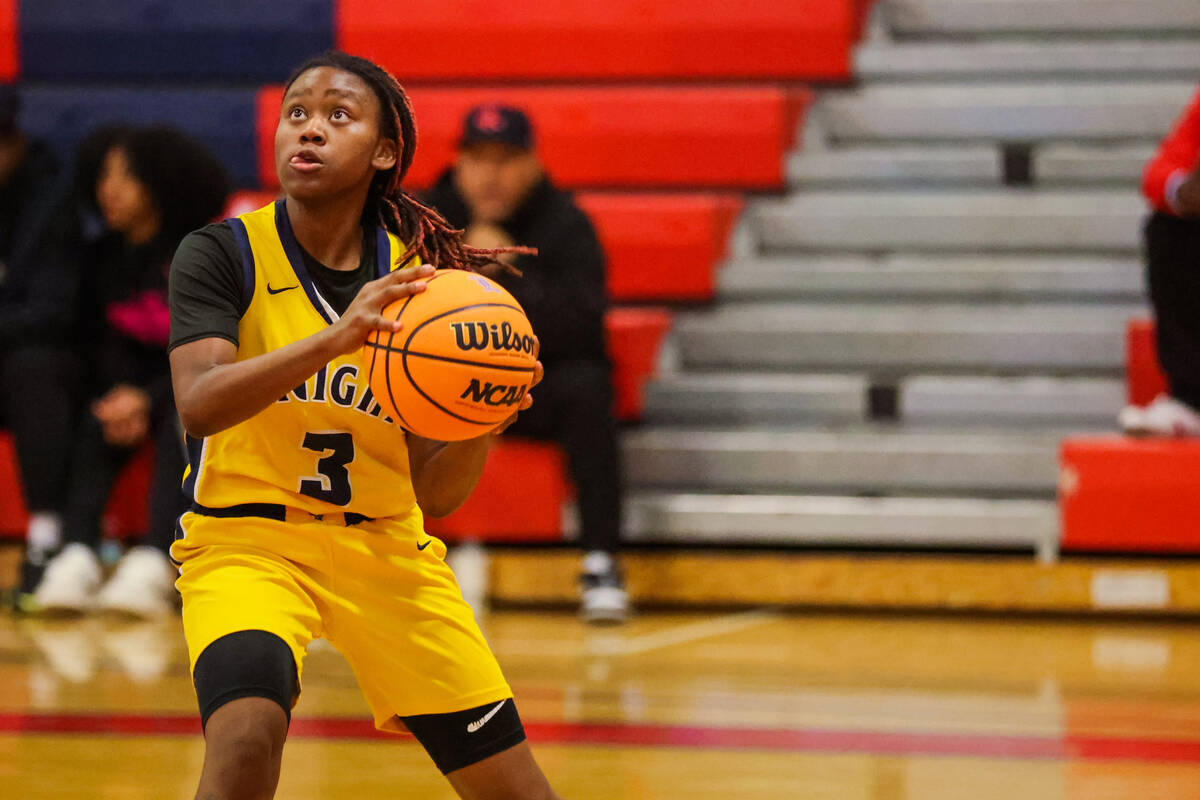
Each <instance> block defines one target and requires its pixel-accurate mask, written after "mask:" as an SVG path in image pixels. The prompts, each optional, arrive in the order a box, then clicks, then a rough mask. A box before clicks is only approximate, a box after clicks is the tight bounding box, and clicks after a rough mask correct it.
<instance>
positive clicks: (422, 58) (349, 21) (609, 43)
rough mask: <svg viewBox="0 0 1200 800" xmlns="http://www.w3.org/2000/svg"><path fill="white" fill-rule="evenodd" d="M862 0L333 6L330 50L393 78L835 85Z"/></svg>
mask: <svg viewBox="0 0 1200 800" xmlns="http://www.w3.org/2000/svg"><path fill="white" fill-rule="evenodd" d="M866 5H867V3H866V2H865V0H707V2H681V0H604V2H596V0H554V2H545V1H544V0H508V1H507V2H494V0H414V1H413V2H406V3H403V4H397V3H396V2H395V0H340V2H339V3H338V6H337V9H336V10H335V15H334V20H335V22H334V24H335V25H336V32H335V37H336V41H337V43H338V46H339V47H342V48H343V49H345V50H349V51H350V52H353V53H358V54H361V55H364V56H367V57H369V58H372V59H378V60H380V61H381V62H382V63H383V64H384V65H385V66H386V67H387V68H388V69H390V70H391V71H392V72H393V73H395V74H396V75H397V76H398V77H399V78H400V79H401V81H405V80H414V79H415V80H476V79H487V80H505V79H508V80H580V79H599V78H615V79H655V78H692V79H710V78H736V79H745V78H786V79H793V80H821V81H844V80H849V78H850V68H851V63H850V62H851V60H850V47H851V44H852V43H853V41H854V39H855V37H856V35H857V31H858V27H859V21H860V19H861V16H862V14H863V13H864V8H865V6H866Z"/></svg>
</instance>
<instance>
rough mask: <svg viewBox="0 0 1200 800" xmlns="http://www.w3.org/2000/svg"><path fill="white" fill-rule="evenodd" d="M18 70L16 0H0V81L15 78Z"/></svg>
mask: <svg viewBox="0 0 1200 800" xmlns="http://www.w3.org/2000/svg"><path fill="white" fill-rule="evenodd" d="M19 71H20V66H19V62H18V60H17V0H0V81H12V80H16V78H17V74H18V72H19Z"/></svg>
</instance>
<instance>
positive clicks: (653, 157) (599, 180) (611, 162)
mask: <svg viewBox="0 0 1200 800" xmlns="http://www.w3.org/2000/svg"><path fill="white" fill-rule="evenodd" d="M409 91H410V94H411V97H412V101H413V107H414V109H415V111H416V116H417V127H418V130H419V133H420V141H419V144H418V147H417V157H416V160H415V161H414V163H413V167H412V170H411V171H410V173H409V177H408V181H407V183H408V185H409V186H410V187H412V188H418V189H419V188H423V187H426V186H429V185H430V184H431V183H432V182H433V181H434V180H435V179H436V177H437V175H438V174H439V173H440V172H441V171H442V170H443V169H445V168H446V166H447V165H449V163H450V162H451V160H452V159H453V158H454V150H455V143H456V141H457V139H458V136H459V133H460V131H461V126H462V118H463V116H464V115H465V114H466V112H467V111H468V110H469V109H470V108H471V107H472V106H474V105H476V104H478V103H483V102H504V103H509V104H512V105H516V106H518V107H520V108H523V109H525V110H526V111H527V112H528V113H529V115H530V116H531V117H532V119H533V122H534V126H535V127H536V129H537V136H538V140H539V145H538V150H539V152H540V153H541V155H542V158H543V160H544V161H545V162H546V165H547V168H548V169H549V171H550V174H551V175H552V176H553V177H554V178H555V179H556V180H557V181H558V182H559V183H561V184H562V185H564V186H569V187H583V186H606V187H607V186H630V187H632V186H638V187H653V186H662V187H683V186H688V187H712V188H746V189H778V188H782V186H783V183H784V174H783V171H784V161H785V156H786V154H787V152H788V150H789V149H790V148H791V146H792V143H793V141H794V138H795V133H796V128H797V124H798V121H799V118H800V115H801V114H802V113H803V111H804V109H805V108H807V106H808V103H809V102H810V100H811V94H810V93H809V92H807V91H804V90H792V91H788V90H783V89H779V88H774V87H734V86H723V87H677V88H666V87H615V86H608V87H587V88H565V87H564V88H546V87H538V88H512V89H498V88H494V87H493V88H467V89H461V88H460V89H437V88H427V87H417V88H412V89H410V90H409ZM280 99H281V90H280V88H279V87H270V88H266V89H263V90H262V91H261V92H260V93H259V99H258V108H259V111H258V141H259V171H260V177H261V180H262V183H263V186H265V187H270V186H275V185H276V184H277V178H276V176H275V166H274V136H275V127H276V125H277V124H278V120H279V104H280Z"/></svg>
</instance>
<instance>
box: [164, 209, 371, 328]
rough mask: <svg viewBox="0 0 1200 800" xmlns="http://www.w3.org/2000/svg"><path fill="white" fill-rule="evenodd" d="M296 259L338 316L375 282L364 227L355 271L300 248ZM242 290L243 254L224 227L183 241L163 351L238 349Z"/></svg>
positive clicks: (210, 227)
mask: <svg viewBox="0 0 1200 800" xmlns="http://www.w3.org/2000/svg"><path fill="white" fill-rule="evenodd" d="M297 245H299V242H297ZM300 255H301V257H303V259H304V266H305V268H306V269H307V270H308V274H309V275H311V276H312V279H313V283H314V284H316V287H317V291H319V292H320V293H321V296H322V297H324V298H325V301H326V302H328V303H329V305H330V307H331V308H333V310H334V311H336V312H337V313H338V314H343V313H345V311H346V309H347V308H349V306H350V303H351V302H352V301H353V300H354V298H355V296H356V295H357V294H358V291H359V290H360V289H362V287H363V285H364V284H366V283H367V282H368V281H370V280H371V279H372V278H374V277H375V263H376V262H375V231H374V229H372V228H367V227H365V226H364V228H363V244H362V257H361V258H360V259H359V262H358V267H357V268H356V269H352V270H338V269H330V268H329V267H327V266H325V265H324V264H322V263H320V262H319V261H317V260H316V259H315V258H313V257H312V256H311V255H309V254H308V253H307V252H306V251H305V250H304V248H303V247H300ZM243 288H244V287H243V271H242V254H241V251H240V250H239V249H238V244H237V239H236V238H235V237H234V234H233V230H232V229H231V228H230V227H229V225H228V223H225V222H217V223H214V224H212V225H206V226H205V227H203V228H201V229H200V230H198V231H195V232H193V233H189V234H188V235H187V236H185V237H184V239H183V241H182V242H180V244H179V249H178V250H176V251H175V258H174V260H173V261H172V262H171V279H170V307H171V339H170V343H169V344H168V350H172V349H174V348H176V347H178V346H179V345H181V344H187V343H188V342H194V341H197V340H199V339H207V338H211V337H217V338H220V339H227V340H229V341H231V342H233V343H234V344H237V343H238V322H239V321H240V320H241V318H242V314H244V313H245V311H246V307H245V301H244V297H243V295H244V292H243Z"/></svg>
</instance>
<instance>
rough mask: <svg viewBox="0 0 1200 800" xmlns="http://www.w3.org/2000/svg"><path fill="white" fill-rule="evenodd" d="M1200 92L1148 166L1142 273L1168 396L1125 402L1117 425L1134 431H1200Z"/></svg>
mask: <svg viewBox="0 0 1200 800" xmlns="http://www.w3.org/2000/svg"><path fill="white" fill-rule="evenodd" d="M1198 165H1200V91H1197V93H1196V95H1195V96H1194V97H1193V98H1192V101H1191V104H1190V105H1189V106H1188V107H1187V109H1185V110H1184V112H1183V114H1182V116H1181V117H1180V118H1179V120H1178V121H1177V122H1176V123H1175V126H1174V128H1172V130H1171V132H1170V133H1169V134H1168V135H1167V137H1166V138H1165V139H1163V141H1162V143H1161V144H1160V145H1159V147H1158V151H1157V152H1156V153H1155V155H1154V158H1153V160H1151V161H1150V163H1149V164H1148V165H1147V166H1146V172H1145V176H1144V179H1143V181H1142V193H1143V194H1144V195H1145V196H1146V199H1147V200H1148V201H1149V202H1150V204H1151V206H1152V207H1153V209H1154V210H1153V212H1152V213H1151V215H1150V218H1149V219H1148V220H1147V221H1146V226H1145V229H1144V237H1145V254H1146V277H1147V283H1148V285H1149V289H1150V303H1151V305H1152V306H1153V308H1154V317H1155V320H1156V327H1157V331H1158V334H1157V335H1158V360H1159V362H1160V363H1161V364H1162V369H1163V372H1164V373H1165V374H1166V377H1167V387H1168V392H1169V394H1164V395H1160V396H1159V397H1158V398H1156V399H1155V400H1154V401H1153V402H1152V403H1151V404H1150V405H1149V406H1146V407H1145V408H1138V407H1136V406H1129V407H1127V408H1125V409H1124V410H1123V411H1122V412H1121V416H1120V424H1121V427H1122V428H1123V429H1124V430H1125V431H1126V432H1127V433H1131V434H1135V435H1138V434H1140V435H1147V434H1149V435H1160V436H1197V435H1200V166H1198Z"/></svg>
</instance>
